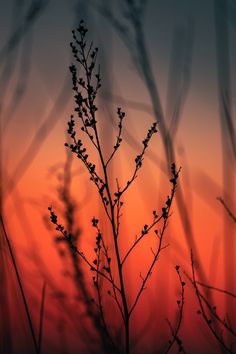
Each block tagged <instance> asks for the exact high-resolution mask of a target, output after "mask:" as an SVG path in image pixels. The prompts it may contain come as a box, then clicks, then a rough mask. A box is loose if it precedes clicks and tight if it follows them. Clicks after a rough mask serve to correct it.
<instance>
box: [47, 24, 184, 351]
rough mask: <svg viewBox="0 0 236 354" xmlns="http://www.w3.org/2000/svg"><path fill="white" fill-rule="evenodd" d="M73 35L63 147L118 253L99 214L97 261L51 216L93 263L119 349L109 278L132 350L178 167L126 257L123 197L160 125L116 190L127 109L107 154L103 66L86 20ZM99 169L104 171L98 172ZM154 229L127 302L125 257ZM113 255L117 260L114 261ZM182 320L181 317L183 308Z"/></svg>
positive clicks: (102, 312) (100, 297)
mask: <svg viewBox="0 0 236 354" xmlns="http://www.w3.org/2000/svg"><path fill="white" fill-rule="evenodd" d="M72 33H73V42H71V49H72V52H73V55H74V58H75V60H76V65H75V64H72V65H71V66H70V71H71V74H72V83H73V91H74V98H75V103H76V107H75V112H76V115H77V117H76V118H75V117H74V115H71V117H70V120H69V122H68V134H69V136H70V139H71V142H70V143H66V144H65V145H66V147H67V148H69V149H70V150H71V152H72V153H73V154H75V155H76V156H77V157H78V158H79V159H80V160H81V162H82V163H83V164H84V166H85V167H86V169H87V171H88V173H89V175H90V180H91V182H92V183H94V184H95V186H96V188H97V190H98V193H99V195H100V197H101V201H102V204H103V207H104V210H105V213H106V216H107V218H108V221H109V224H110V227H111V231H112V233H111V235H112V240H109V242H112V247H113V249H114V253H112V251H111V249H110V248H108V246H107V243H106V238H105V237H104V236H103V233H102V230H101V229H100V226H99V225H100V223H99V220H98V219H97V218H95V217H94V218H93V219H92V221H91V222H92V226H93V227H94V230H95V232H96V241H95V246H94V254H95V255H94V259H93V260H90V259H89V258H88V257H87V256H86V255H85V254H84V253H83V252H82V251H81V250H79V249H78V247H77V246H76V244H75V243H74V237H73V235H72V234H71V233H70V232H68V231H67V230H66V229H65V228H64V226H63V225H61V224H60V223H59V222H58V218H57V215H56V214H55V212H54V211H53V209H52V207H50V208H49V211H50V217H51V222H52V223H53V224H55V226H56V230H57V231H59V232H60V234H61V236H60V237H59V239H61V240H64V241H66V242H67V243H68V245H69V246H70V248H71V250H72V251H73V252H75V253H76V254H77V255H78V256H79V257H81V259H82V260H83V261H84V262H85V263H86V264H87V265H88V266H89V267H90V270H91V272H92V279H93V283H94V286H95V289H96V299H92V302H93V303H94V304H95V305H96V307H97V309H98V311H99V313H100V316H101V320H102V323H103V327H104V331H105V333H106V334H107V337H108V338H109V339H110V342H111V343H112V345H114V348H116V349H117V348H118V347H119V345H118V343H114V339H113V338H112V335H111V333H110V330H109V326H108V324H107V319H106V315H105V310H104V305H103V302H104V296H105V294H103V295H102V287H101V282H100V281H101V279H103V280H104V281H106V282H107V285H108V286H109V288H108V289H109V290H107V296H110V297H111V298H113V300H114V302H115V303H116V305H117V307H118V310H119V312H120V314H121V318H122V320H123V326H124V345H120V348H118V349H117V350H118V351H121V352H125V353H126V354H128V353H129V352H130V317H131V314H132V313H133V311H134V309H135V308H136V305H137V303H138V301H139V299H140V296H141V294H142V292H143V290H144V289H145V286H146V283H147V281H148V279H149V277H150V275H151V273H152V271H153V268H154V266H155V264H156V262H157V260H158V258H159V255H160V253H161V251H162V250H163V249H164V248H166V245H164V242H163V240H164V234H165V230H166V227H167V224H168V219H169V215H170V209H171V205H172V201H173V198H174V195H175V192H176V186H177V180H178V175H179V170H177V169H176V166H175V164H174V163H173V164H172V165H171V173H172V177H171V179H170V182H171V185H172V188H171V193H170V196H168V197H167V199H166V203H165V206H164V207H163V208H162V210H161V213H160V214H159V215H158V214H157V212H156V211H153V221H152V222H151V223H150V225H148V224H145V225H144V227H143V229H142V230H141V232H140V234H139V236H137V238H136V240H135V241H134V242H133V244H132V245H131V246H130V247H129V248H128V249H127V251H126V254H125V256H124V257H123V258H122V255H121V250H120V243H119V237H120V236H121V235H120V222H121V209H122V207H123V204H124V195H125V193H126V191H127V190H128V189H129V188H130V186H131V184H132V183H133V182H134V180H135V179H136V178H137V176H138V171H139V170H140V168H141V167H142V164H143V160H144V155H145V152H146V150H147V148H148V146H149V143H150V140H151V138H152V137H153V135H154V134H155V133H156V132H157V123H156V122H155V123H153V124H152V126H151V127H150V129H149V130H148V132H147V135H146V137H145V138H144V140H143V142H142V143H143V148H142V151H141V152H140V154H138V155H137V156H136V157H135V159H134V169H133V173H132V174H131V176H130V178H129V180H128V181H127V182H126V183H125V184H124V185H123V186H121V185H120V183H119V181H118V179H116V187H115V188H116V189H115V193H114V192H113V188H114V184H113V183H112V182H111V178H110V175H109V169H108V167H109V164H110V163H111V161H112V159H113V157H114V156H115V154H116V153H117V151H118V149H119V147H120V145H121V143H122V127H123V121H124V118H125V113H124V112H123V111H122V110H121V108H118V109H117V117H118V134H117V138H116V141H115V144H114V146H113V149H112V151H111V153H110V155H109V156H108V157H107V158H105V152H104V151H103V149H102V145H101V139H100V135H99V132H98V120H97V110H98V108H97V106H96V102H95V101H96V97H97V94H98V91H99V89H100V87H101V76H100V67H99V66H97V65H96V61H97V55H98V49H97V48H94V46H93V43H90V44H88V43H87V40H86V33H87V29H86V27H85V26H84V23H83V21H81V22H80V25H79V27H78V28H77V30H76V31H72ZM77 66H79V68H80V71H81V72H82V75H80V76H78V73H77ZM77 124H78V125H79V126H80V129H81V130H82V132H83V133H84V134H85V135H86V136H87V138H88V139H89V140H90V142H91V145H92V146H93V148H94V150H95V151H96V153H97V156H98V158H99V163H100V166H101V169H99V168H98V166H96V164H95V163H94V162H93V161H92V160H91V158H90V156H89V154H88V152H87V148H86V147H85V146H84V143H83V140H82V138H81V135H79V137H78V130H77V129H76V125H77ZM100 170H101V172H99V171H100ZM151 232H153V235H154V237H155V239H156V241H157V247H156V250H152V253H153V258H152V261H151V262H150V264H149V266H148V268H147V271H146V273H145V274H144V276H142V277H141V284H140V287H139V289H138V291H137V293H136V295H135V296H134V299H133V301H132V302H131V303H129V302H128V298H127V294H128V290H127V279H125V276H124V270H125V266H126V265H127V262H126V260H127V258H128V257H129V256H130V254H131V253H133V251H134V249H135V248H136V246H137V245H138V244H139V243H140V242H141V240H142V239H143V238H144V237H147V235H149V234H150V233H151ZM113 255H114V259H112V257H113ZM117 274H118V275H117ZM178 274H179V273H178ZM181 284H182V281H181ZM182 286H183V284H182ZM182 303H183V301H182ZM180 318H182V309H181V307H180ZM177 334H178V326H177V332H175V333H173V338H174V340H175V341H178V337H177Z"/></svg>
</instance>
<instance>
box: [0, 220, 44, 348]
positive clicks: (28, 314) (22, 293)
mask: <svg viewBox="0 0 236 354" xmlns="http://www.w3.org/2000/svg"><path fill="white" fill-rule="evenodd" d="M0 220H1V224H2V228H3V232H4V235H5V239H6V242H7V246H8V249H9V252H10V256H11V260H12V264H13V267H14V270H15V273H16V277H17V282H18V285H19V288H20V292H21V296H22V299H23V303H24V307H25V312H26V316H27V319H28V323H29V327H30V332H31V336H32V339H33V343H34V349H35V352H36V353H37V354H39V349H38V345H37V340H36V336H35V332H34V327H33V322H32V319H31V315H30V310H29V307H28V304H27V300H26V297H25V293H24V289H23V285H22V282H21V278H20V274H19V272H18V268H17V264H16V260H15V257H14V254H13V250H12V247H11V243H10V240H9V238H8V236H7V231H6V228H5V225H4V222H3V218H2V215H0Z"/></svg>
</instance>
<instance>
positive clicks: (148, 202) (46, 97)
mask: <svg viewBox="0 0 236 354" xmlns="http://www.w3.org/2000/svg"><path fill="white" fill-rule="evenodd" d="M37 3H39V4H41V6H42V9H41V10H40V11H41V12H39V13H37V6H36V8H34V6H33V4H36V5H37ZM89 3H90V1H83V0H73V1H72V0H69V1H63V0H57V1H55V0H51V1H50V0H49V1H47V0H45V1H41V2H40V1H28V0H27V1H26V0H25V1H23V0H22V1H13V0H11V1H4V0H0V29H1V31H0V43H1V45H0V83H1V84H0V108H1V111H0V114H1V115H0V119H1V135H2V137H1V144H2V151H3V153H2V162H3V166H4V169H3V171H4V172H3V176H4V182H3V185H4V193H3V195H4V205H3V212H4V216H5V218H6V223H7V227H8V229H9V234H10V238H11V241H12V244H13V245H14V247H15V249H16V252H17V250H19V252H18V254H17V256H18V257H19V263H20V264H21V266H22V274H25V277H26V278H25V279H28V280H26V281H25V282H26V287H27V288H28V290H29V291H32V293H34V290H32V289H33V288H34V289H36V288H37V287H39V288H40V286H41V283H42V279H44V275H43V274H42V271H40V270H39V269H37V260H36V258H37V256H35V255H34V256H32V257H30V254H31V255H32V252H33V251H32V250H33V249H34V250H35V249H37V251H38V253H39V254H40V257H41V259H42V260H43V261H44V262H45V264H46V265H47V267H48V274H50V276H52V277H53V278H54V279H55V282H56V283H57V286H58V287H59V288H60V285H59V284H60V281H61V279H64V278H63V275H62V271H63V267H62V265H61V259H60V257H59V256H58V254H57V252H56V251H55V246H54V243H53V242H52V234H53V232H52V230H50V231H48V228H49V226H48V225H49V222H48V218H47V207H48V205H50V204H51V203H55V205H56V206H58V208H59V213H60V211H63V207H62V206H60V203H58V202H57V201H56V200H57V199H58V198H57V195H56V193H57V192H56V191H57V186H58V183H59V182H58V174H59V173H63V163H64V161H65V158H66V154H65V148H64V142H65V140H66V137H65V130H66V127H67V120H68V117H69V116H70V114H71V112H72V111H73V109H74V103H73V93H72V90H71V81H70V80H71V78H70V73H69V70H68V67H69V65H70V64H71V62H72V61H73V59H72V56H71V53H70V46H69V43H70V41H71V37H72V36H71V30H72V29H73V28H76V26H77V25H78V23H79V21H80V19H82V18H83V19H84V20H85V21H86V25H87V27H88V28H89V38H90V39H91V40H93V42H94V43H95V45H96V46H98V47H99V62H100V63H101V76H102V90H101V96H100V98H99V103H98V105H99V119H100V127H101V128H100V129H101V130H100V132H101V136H102V138H103V146H104V149H105V150H106V151H107V150H108V149H109V146H112V144H113V142H112V138H114V137H115V134H116V133H115V130H114V122H116V114H115V112H116V109H117V106H122V108H123V109H124V110H125V111H126V112H127V118H126V119H127V120H126V126H125V128H126V130H125V132H124V138H125V139H124V146H123V148H122V150H121V153H120V157H119V158H117V160H116V165H115V164H114V166H113V170H112V174H113V176H116V175H117V173H118V174H119V178H120V180H121V181H123V182H124V181H126V179H127V178H128V176H129V173H130V172H131V171H132V166H133V161H134V158H135V156H136V155H137V153H138V151H139V150H140V147H141V144H140V142H141V141H142V139H143V138H144V136H145V133H146V130H147V129H148V128H149V126H150V124H151V123H152V122H153V121H154V120H155V116H154V113H153V108H152V103H151V100H150V95H149V91H148V89H147V87H146V84H145V82H144V80H142V79H141V78H140V76H139V73H138V72H137V70H136V67H135V65H134V62H133V61H132V57H131V56H130V53H129V51H128V49H127V47H126V46H125V45H124V43H123V42H122V40H121V38H120V37H119V35H117V32H116V30H115V29H114V28H113V27H112V25H111V23H110V22H109V21H108V20H107V19H105V18H104V16H103V15H101V13H99V12H98V11H97V10H96V9H95V8H94V6H93V5H92V1H91V4H90V5H89ZM94 3H95V4H99V3H101V4H102V3H105V4H106V2H102V1H101V2H100V1H94ZM121 3H122V1H115V0H112V1H111V2H110V4H111V8H113V11H114V14H115V16H116V17H117V19H118V20H119V21H121V22H122V23H123V24H124V25H128V23H127V21H124V20H123V17H122V11H123V9H122V6H121ZM215 3H216V2H214V1H213V0H206V1H193V0H192V1H191V0H185V1H184V0H182V1H175V0H165V1H164V0H150V1H149V2H148V5H147V8H146V13H145V17H144V27H143V29H144V35H145V41H146V45H147V52H148V55H149V57H150V63H151V65H152V71H153V75H154V77H155V84H156V86H157V88H158V91H159V94H160V98H161V104H162V107H163V111H164V114H165V119H166V122H168V121H170V119H171V118H170V115H168V112H169V110H170V103H171V102H174V101H175V99H176V97H177V96H178V93H179V92H180V88H181V78H182V76H181V75H182V73H183V70H188V86H187V91H186V92H187V94H186V97H185V101H184V105H183V108H182V112H181V116H180V120H179V124H178V129H177V133H176V135H175V140H174V148H175V151H176V163H177V165H181V167H182V171H181V180H180V184H181V190H182V191H183V195H184V198H185V201H186V203H187V204H186V205H187V210H188V213H189V215H190V220H191V226H192V230H193V235H194V240H195V244H196V248H197V250H196V253H198V254H199V257H200V261H201V262H202V266H203V268H204V270H205V276H206V279H208V280H209V283H214V284H215V285H217V286H219V287H225V286H226V285H227V287H230V289H228V290H231V291H235V290H236V288H235V286H236V284H233V282H232V279H231V278H230V277H228V278H227V277H225V273H227V265H225V264H226V261H225V259H226V258H227V257H226V255H225V252H226V250H227V249H228V248H229V247H230V246H229V242H228V241H226V242H225V241H224V239H225V232H226V231H227V230H228V231H229V232H230V233H232V234H231V236H232V238H233V237H234V236H235V226H234V224H233V222H232V220H231V219H230V218H229V217H228V215H227V213H226V211H225V210H224V207H223V206H222V205H221V204H220V203H219V202H218V201H217V199H216V198H217V197H219V196H223V197H228V200H226V202H227V203H228V206H229V207H230V209H231V210H232V211H233V210H234V211H235V210H236V209H235V187H234V186H235V159H234V160H232V158H231V155H232V152H231V150H230V149H231V148H230V147H224V148H223V149H222V141H224V139H226V138H227V134H226V135H224V134H223V133H222V126H221V121H220V111H219V98H218V72H219V70H218V67H217V57H216V53H217V52H216V45H217V41H216V31H215V13H214V6H215ZM228 5H229V14H228V22H227V25H228V30H229V58H230V66H229V68H228V69H229V76H230V81H231V82H230V85H231V86H230V87H231V91H229V94H230V95H231V111H232V116H233V115H234V113H235V98H234V92H235V89H236V81H235V65H234V63H235V59H236V47H235V45H234V43H235V35H236V33H235V30H236V28H235V25H236V7H235V5H234V3H233V1H231V0H229V1H228ZM30 6H32V9H34V10H35V11H36V12H35V13H34V12H33V13H31V16H28V15H27V13H29V8H30ZM106 6H107V5H106ZM34 14H36V16H35V18H34V17H32V16H34ZM223 15H224V13H223V12H222V16H223ZM27 16H28V17H27ZM27 19H28V20H27ZM32 19H33V21H32ZM223 22H224V21H223ZM18 35H19V36H18ZM188 38H190V39H189V42H187V41H188ZM186 43H187V46H184V44H186ZM181 48H182V49H183V50H185V53H186V52H187V59H186V61H185V63H184V65H185V66H184V69H183V70H182V69H181V63H182V62H181V60H180V57H179V54H181ZM222 48H223V47H222ZM173 58H175V60H174V59H173ZM170 63H172V67H170ZM170 82H171V84H170ZM168 92H169V93H170V92H171V95H170V94H168ZM234 122H235V120H234ZM222 135H223V138H222ZM226 145H227V144H226ZM226 145H225V146H226ZM229 146H230V144H229ZM227 149H228V150H227ZM232 161H233V162H232ZM163 166H165V167H164V168H163ZM73 171H75V172H74V175H75V178H74V179H73V182H72V191H73V197H74V198H75V200H76V201H77V202H78V204H79V206H78V210H79V212H78V220H79V223H78V224H79V225H78V226H79V227H81V229H82V230H83V232H84V234H86V233H90V232H92V231H91V228H90V220H91V218H92V217H93V216H94V215H95V214H96V213H97V214H98V215H100V216H101V215H102V212H101V208H100V205H99V204H98V202H97V197H96V191H95V189H94V188H92V187H91V186H90V185H89V184H88V183H87V175H86V172H85V171H84V170H83V168H81V165H79V163H78V162H77V161H74V162H73ZM227 174H228V175H230V176H229V178H227V176H226V175H227ZM227 181H228V182H227ZM136 184H137V185H135V186H134V187H133V190H132V191H130V192H129V194H128V195H127V209H126V211H125V212H124V218H123V221H124V224H123V226H122V233H123V234H124V235H129V236H128V238H127V240H128V241H127V242H123V243H122V247H124V249H125V247H126V246H127V243H129V242H132V240H133V239H134V237H135V235H136V234H137V233H138V231H140V229H141V228H142V226H143V225H144V224H145V223H146V222H147V220H150V218H151V213H152V210H153V209H155V208H157V209H158V207H159V208H160V207H161V205H162V204H163V201H164V200H165V198H166V195H167V194H168V193H169V185H168V178H167V176H166V162H165V154H164V149H163V144H162V140H161V136H160V133H159V135H158V136H157V137H155V138H154V139H153V142H152V143H151V145H150V150H149V153H148V154H147V156H146V159H145V164H144V168H143V171H141V172H140V173H139V178H138V179H137V181H136ZM224 185H225V189H224V188H223V186H224ZM88 196H89V197H88ZM149 209H150V210H149ZM149 211H150V213H149ZM181 212H183V211H181V209H180V208H179V209H178V205H177V203H174V207H173V215H172V216H171V219H170V225H169V231H168V235H167V241H168V243H169V244H170V250H169V249H168V250H167V251H166V258H165V260H163V261H161V262H162V263H161V265H160V267H167V266H168V267H169V270H168V271H166V274H165V276H164V277H163V276H162V277H160V275H158V276H159V277H160V279H159V278H158V276H157V278H155V279H154V280H152V281H151V284H152V285H150V288H152V286H153V287H155V286H156V284H157V283H156V281H157V280H156V279H159V282H160V283H159V284H162V283H163V284H164V285H163V288H165V289H166V294H167V295H166V298H168V299H169V301H167V303H171V304H172V302H171V301H172V299H173V292H171V284H172V286H174V287H175V286H176V281H173V269H174V268H173V267H174V266H175V264H177V263H178V264H181V265H182V266H183V267H184V268H185V269H188V270H189V265H190V249H189V244H188V235H187V234H186V229H184V227H183V220H184V218H183V217H182V218H181ZM45 220H46V222H45ZM181 220H182V221H181ZM104 225H105V223H104ZM134 230H135V231H134ZM228 231H227V232H228ZM227 237H228V236H227ZM227 242H228V243H227ZM82 244H83V246H84V247H85V249H87V252H90V249H91V247H93V244H92V241H91V240H90V239H89V240H88V239H87V238H84V240H83V241H82ZM145 246H146V247H147V249H148V248H150V245H149V243H147V245H146V244H144V245H143V246H142V247H141V248H140V250H139V251H138V256H137V258H136V259H135V258H134V260H133V264H134V265H131V266H132V267H134V269H135V270H136V272H137V274H139V271H140V269H139V267H138V266H137V259H140V258H139V257H143V258H142V259H143V265H144V266H145V264H146V263H147V262H148V260H149V258H150V257H149V256H148V255H147V254H148V253H145V257H144V256H143V249H144V247H145ZM227 247H228V248H227ZM234 251H235V242H233V241H232V244H231V255H232V254H233V252H234ZM36 253H37V252H36ZM216 254H217V257H216ZM150 255H151V254H150ZM163 257H164V256H163ZM229 257H230V255H229ZM31 258H32V259H31ZM170 265H171V266H172V268H171V267H170ZM232 265H233V266H234V267H235V263H234V262H233V260H232V261H230V260H229V263H228V267H230V266H232ZM55 269H56V271H55ZM132 269H133V268H132ZM29 270H30V271H29ZM135 270H134V271H135ZM228 270H229V269H228ZM130 273H132V272H130ZM132 274H133V273H132ZM162 274H163V273H162ZM34 276H35V278H34ZM32 278H34V281H35V284H34V281H33V280H32ZM137 278H138V275H137ZM166 278H168V279H169V280H168V281H167V280H166ZM225 278H227V279H228V280H227V279H225ZM65 281H66V282H67V283H68V284H69V283H70V282H69V280H68V279H66V280H65ZM167 283H168V284H167ZM32 284H34V285H32ZM137 284H138V280H133V279H132V287H131V288H132V289H131V290H130V297H131V298H132V293H133V292H135V289H136V287H137ZM153 284H154V285H153ZM68 286H71V289H70V291H71V293H73V286H72V285H68ZM50 291H51V293H53V290H52V289H51V290H50ZM175 295H176V294H175ZM145 296H146V295H145ZM149 296H150V297H148V296H147V297H145V299H144V300H143V303H142V304H141V305H140V309H139V312H137V314H136V315H135V316H139V315H140V311H141V312H142V309H147V308H148V303H149V301H150V298H151V296H153V294H152V291H150V294H149ZM158 296H160V295H158ZM191 296H192V295H191ZM34 298H35V299H36V300H35V301H36V303H37V301H39V299H38V297H37V295H36V294H34ZM219 301H221V300H219ZM48 303H49V305H48V311H49V313H50V309H52V308H53V306H52V305H50V300H48ZM50 306H51V308H50ZM187 306H189V309H188V311H190V312H191V311H192V307H191V306H193V307H194V305H193V304H192V302H191V301H189V303H188V305H187ZM222 306H223V305H222ZM166 308H167V312H168V311H169V312H170V313H171V311H172V307H171V305H170V306H169V307H168V306H166ZM234 309H235V308H234ZM159 310H160V313H161V316H162V315H163V318H164V317H165V316H166V314H165V311H164V310H163V309H159ZM52 311H54V312H55V313H56V310H55V308H53V310H52ZM162 312H163V313H162ZM145 313H148V311H145ZM55 316H56V315H55ZM146 317H148V316H146ZM137 322H138V321H137ZM186 323H188V320H186ZM48 326H49V327H50V323H49V324H48ZM137 327H138V329H137V331H138V330H140V328H141V327H142V326H141V325H140V326H139V325H137ZM196 327H197V324H196ZM186 328H187V325H186ZM161 330H162V329H160V331H161ZM154 332H155V331H154ZM154 332H153V331H152V330H150V333H151V335H152V336H153V338H154V335H153V333H154ZM73 340H74V339H73ZM148 340H149V341H150V338H149V339H148ZM202 340H203V338H202ZM193 342H194V340H193ZM193 342H192V343H193ZM192 343H191V340H190V339H188V344H187V345H189V347H191V345H193V344H192ZM195 344H196V343H195ZM52 345H53V344H52Z"/></svg>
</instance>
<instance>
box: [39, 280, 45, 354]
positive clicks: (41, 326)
mask: <svg viewBox="0 0 236 354" xmlns="http://www.w3.org/2000/svg"><path fill="white" fill-rule="evenodd" d="M45 290H46V282H45V281H44V282H43V289H42V300H41V306H40V318H39V338H38V351H39V353H40V352H41V347H42V338H43V318H44V303H45Z"/></svg>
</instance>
